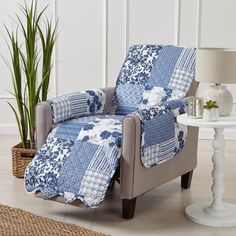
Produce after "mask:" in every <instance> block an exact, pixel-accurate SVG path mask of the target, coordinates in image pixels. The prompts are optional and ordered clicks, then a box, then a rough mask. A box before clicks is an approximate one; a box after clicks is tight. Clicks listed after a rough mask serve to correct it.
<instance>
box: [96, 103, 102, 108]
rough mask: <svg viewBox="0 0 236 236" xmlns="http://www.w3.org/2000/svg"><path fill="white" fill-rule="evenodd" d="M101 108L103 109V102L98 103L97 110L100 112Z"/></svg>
mask: <svg viewBox="0 0 236 236" xmlns="http://www.w3.org/2000/svg"><path fill="white" fill-rule="evenodd" d="M101 107H102V103H101V102H98V103H97V110H100V108H101Z"/></svg>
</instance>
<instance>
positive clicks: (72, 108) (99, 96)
mask: <svg viewBox="0 0 236 236" xmlns="http://www.w3.org/2000/svg"><path fill="white" fill-rule="evenodd" d="M105 101H106V95H105V93H104V92H103V91H102V90H101V89H93V90H87V91H80V92H75V93H71V94H67V95H63V96H59V97H56V98H52V99H50V100H48V101H47V102H48V103H49V104H50V105H51V107H52V114H53V124H54V125H55V124H57V123H59V122H63V121H66V120H69V119H73V118H77V117H80V116H87V115H95V114H101V113H102V112H103V109H104V104H105Z"/></svg>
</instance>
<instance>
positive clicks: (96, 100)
mask: <svg viewBox="0 0 236 236" xmlns="http://www.w3.org/2000/svg"><path fill="white" fill-rule="evenodd" d="M93 102H94V103H95V104H97V103H98V102H99V97H98V96H97V95H95V96H94V97H93Z"/></svg>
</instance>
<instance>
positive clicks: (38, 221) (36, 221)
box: [0, 204, 104, 236]
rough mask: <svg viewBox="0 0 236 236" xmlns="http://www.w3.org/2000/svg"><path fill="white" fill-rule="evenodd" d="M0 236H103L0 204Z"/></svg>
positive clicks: (102, 235)
mask: <svg viewBox="0 0 236 236" xmlns="http://www.w3.org/2000/svg"><path fill="white" fill-rule="evenodd" d="M0 235H1V236H44V235H45V236H51V235H55V236H80V235H81V236H104V234H101V233H97V232H94V231H91V230H88V229H85V228H81V227H79V226H76V225H72V224H67V223H63V222H59V221H55V220H49V219H46V218H44V217H41V216H36V215H34V214H32V213H29V212H26V211H24V210H21V209H17V208H12V207H9V206H4V205H1V204H0Z"/></svg>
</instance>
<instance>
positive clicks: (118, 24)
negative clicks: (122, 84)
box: [107, 0, 127, 86]
mask: <svg viewBox="0 0 236 236" xmlns="http://www.w3.org/2000/svg"><path fill="white" fill-rule="evenodd" d="M126 6H127V0H119V1H117V0H108V18H107V19H108V21H107V23H108V25H107V26H108V28H107V29H108V32H107V80H108V83H107V85H108V86H115V82H116V79H117V77H118V74H119V71H120V68H121V64H122V63H123V61H124V58H125V56H126Z"/></svg>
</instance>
